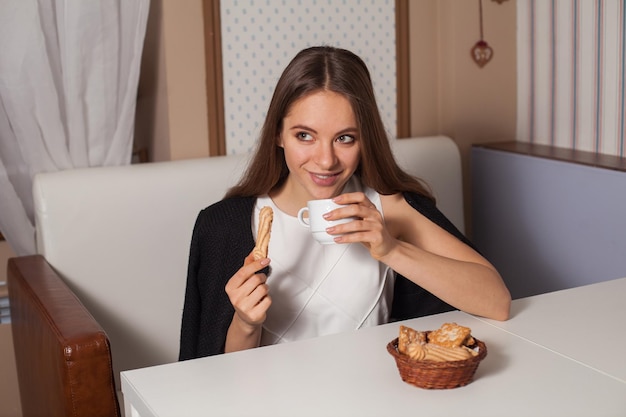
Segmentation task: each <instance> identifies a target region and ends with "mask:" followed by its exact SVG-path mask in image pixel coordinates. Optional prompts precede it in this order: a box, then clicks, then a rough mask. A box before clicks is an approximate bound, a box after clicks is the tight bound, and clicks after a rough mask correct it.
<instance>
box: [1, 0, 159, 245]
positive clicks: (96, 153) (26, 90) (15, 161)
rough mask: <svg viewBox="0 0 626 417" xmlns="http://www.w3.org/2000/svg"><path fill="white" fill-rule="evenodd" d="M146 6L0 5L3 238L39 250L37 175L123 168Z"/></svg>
mask: <svg viewBox="0 0 626 417" xmlns="http://www.w3.org/2000/svg"><path fill="white" fill-rule="evenodd" d="M148 10H149V0H0V231H2V233H3V234H4V236H5V237H6V239H7V240H8V242H9V245H10V246H11V247H12V249H13V250H14V251H15V253H16V254H18V255H27V254H33V253H35V252H36V248H35V235H34V230H35V229H34V216H33V201H32V192H31V187H32V179H33V177H34V175H35V174H36V173H38V172H48V171H57V170H64V169H70V168H78V167H93V166H103V165H122V164H128V163H130V160H131V154H132V142H133V129H134V119H135V103H136V97H137V85H138V80H139V69H140V62H141V52H142V48H143V40H144V36H145V29H146V22H147V19H148Z"/></svg>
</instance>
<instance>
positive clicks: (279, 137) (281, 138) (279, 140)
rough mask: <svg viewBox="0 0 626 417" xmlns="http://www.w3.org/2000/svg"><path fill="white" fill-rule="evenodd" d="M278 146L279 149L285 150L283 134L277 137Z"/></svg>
mask: <svg viewBox="0 0 626 417" xmlns="http://www.w3.org/2000/svg"><path fill="white" fill-rule="evenodd" d="M276 145H277V146H278V147H279V148H284V147H285V146H284V145H283V137H282V135H281V134H278V135H276Z"/></svg>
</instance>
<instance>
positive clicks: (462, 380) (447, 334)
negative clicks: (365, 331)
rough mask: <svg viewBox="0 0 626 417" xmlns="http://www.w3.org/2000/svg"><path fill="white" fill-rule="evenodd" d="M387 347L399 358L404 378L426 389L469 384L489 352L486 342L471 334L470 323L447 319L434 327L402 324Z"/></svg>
mask: <svg viewBox="0 0 626 417" xmlns="http://www.w3.org/2000/svg"><path fill="white" fill-rule="evenodd" d="M387 351H388V352H389V353H390V354H391V356H393V357H394V359H395V360H396V365H397V366H398V371H400V376H401V377H402V380H403V381H405V382H407V383H409V384H411V385H415V386H417V387H420V388H427V389H447V388H456V387H461V386H463V385H467V384H469V383H470V382H471V380H472V378H473V377H474V373H475V372H476V369H477V368H478V365H479V364H480V361H482V360H483V359H484V358H485V356H487V346H486V345H485V344H484V343H483V342H482V341H480V340H478V339H476V338H474V337H472V334H471V329H470V328H469V327H464V326H460V325H458V324H456V323H444V324H443V325H442V326H441V327H440V328H439V329H437V330H433V331H418V330H414V329H412V328H410V327H406V326H402V325H401V326H400V333H399V336H398V337H397V338H396V339H394V340H392V341H391V342H389V344H387Z"/></svg>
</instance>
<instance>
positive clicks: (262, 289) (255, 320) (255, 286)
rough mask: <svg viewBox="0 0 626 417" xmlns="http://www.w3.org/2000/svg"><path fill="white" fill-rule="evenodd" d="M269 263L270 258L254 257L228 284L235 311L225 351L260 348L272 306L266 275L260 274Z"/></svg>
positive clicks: (227, 289) (227, 290) (227, 288)
mask: <svg viewBox="0 0 626 417" xmlns="http://www.w3.org/2000/svg"><path fill="white" fill-rule="evenodd" d="M269 263H270V260H269V258H264V259H259V260H258V261H255V260H254V258H253V256H252V253H250V254H249V255H248V256H247V257H246V259H245V260H244V263H243V266H242V267H241V268H239V270H238V271H237V272H236V273H235V275H233V276H232V277H231V278H230V279H229V280H228V282H227V283H226V294H227V295H228V298H229V299H230V302H231V304H232V305H233V307H234V308H235V314H234V316H233V321H232V323H231V325H230V328H229V330H228V335H227V338H226V339H227V340H226V351H233V350H241V349H246V348H249V347H254V346H258V344H259V341H260V336H261V326H262V325H263V322H265V318H266V317H267V309H268V308H269V307H270V305H271V304H272V299H271V297H270V295H269V287H268V286H267V284H266V281H267V275H265V274H263V273H257V272H258V271H260V270H262V269H263V268H265V267H266V266H267V265H268V264H269Z"/></svg>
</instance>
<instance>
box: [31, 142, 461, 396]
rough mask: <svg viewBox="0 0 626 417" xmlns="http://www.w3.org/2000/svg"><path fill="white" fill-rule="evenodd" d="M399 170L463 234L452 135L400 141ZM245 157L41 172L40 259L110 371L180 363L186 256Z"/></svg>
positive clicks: (456, 153)
mask: <svg viewBox="0 0 626 417" xmlns="http://www.w3.org/2000/svg"><path fill="white" fill-rule="evenodd" d="M393 148H394V152H395V154H396V157H397V160H398V162H399V163H400V165H401V166H402V167H403V168H404V169H406V170H407V171H408V172H409V173H411V174H413V175H416V176H418V177H420V178H422V179H424V180H425V181H426V182H427V183H428V184H430V186H431V187H432V188H433V190H434V193H435V195H436V197H437V199H438V205H439V208H440V209H441V210H442V211H443V212H444V213H445V214H446V215H447V216H448V218H449V219H450V220H451V221H452V222H453V223H455V224H456V226H457V227H458V228H459V229H460V230H461V231H463V229H464V223H463V196H462V181H461V160H460V155H459V151H458V148H457V146H456V145H455V143H454V142H453V141H452V140H451V139H450V138H447V137H443V136H437V137H424V138H412V139H399V140H396V141H394V143H393ZM247 159H248V155H232V156H224V157H212V158H202V159H193V160H184V161H173V162H160V163H148V164H139V165H131V166H123V167H103V168H87V169H76V170H68V171H61V172H55V173H44V174H39V175H37V176H36V178H35V182H34V189H33V192H34V199H35V211H36V231H37V241H38V251H39V253H40V254H42V255H43V256H44V257H45V258H46V260H47V261H48V263H49V264H50V265H51V266H52V267H53V268H54V269H55V270H56V272H57V273H58V274H59V275H60V276H61V277H62V278H63V279H64V280H65V282H66V283H67V284H68V285H69V287H70V288H71V289H72V290H73V291H74V292H75V293H76V294H77V296H78V297H79V298H80V300H81V301H82V303H83V304H84V305H85V306H86V307H87V309H88V310H89V311H90V312H91V313H92V315H93V316H94V317H95V319H96V320H97V321H98V322H99V323H100V324H101V325H102V327H103V328H104V330H105V331H106V333H107V335H108V337H109V339H110V341H111V349H112V355H113V369H114V373H115V376H116V380H117V387H118V388H119V386H120V385H119V373H120V371H123V370H127V369H135V368H139V367H145V366H151V365H156V364H163V363H168V362H173V361H176V360H177V358H178V346H179V329H180V321H181V314H182V308H183V301H184V290H185V280H186V272H187V256H188V250H189V242H190V239H191V233H192V228H193V224H194V222H195V219H196V216H197V214H198V212H199V211H200V210H201V209H203V208H204V207H206V206H208V205H210V204H211V203H213V202H215V201H218V200H220V199H221V198H222V196H223V195H224V193H225V191H226V190H227V188H228V187H229V186H231V185H232V184H234V183H235V182H236V181H237V180H238V179H239V177H240V175H241V173H242V171H243V169H244V167H245V165H246V163H247Z"/></svg>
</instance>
